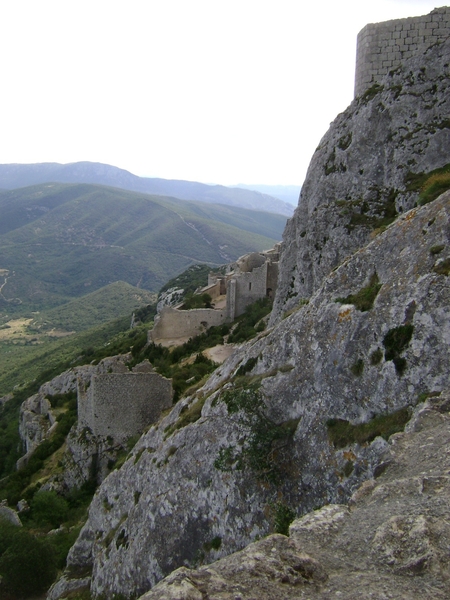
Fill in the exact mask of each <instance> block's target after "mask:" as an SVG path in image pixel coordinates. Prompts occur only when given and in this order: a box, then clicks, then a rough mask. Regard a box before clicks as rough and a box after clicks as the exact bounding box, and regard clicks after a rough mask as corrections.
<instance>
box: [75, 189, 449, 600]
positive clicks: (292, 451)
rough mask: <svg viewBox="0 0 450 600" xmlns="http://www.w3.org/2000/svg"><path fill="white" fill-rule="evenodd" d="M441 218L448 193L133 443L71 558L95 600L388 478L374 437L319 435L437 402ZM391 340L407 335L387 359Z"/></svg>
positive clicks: (440, 383)
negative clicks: (426, 400) (364, 300)
mask: <svg viewBox="0 0 450 600" xmlns="http://www.w3.org/2000/svg"><path fill="white" fill-rule="evenodd" d="M449 219H450V192H448V193H446V194H444V195H442V196H441V197H440V198H439V199H437V200H435V201H434V202H433V203H431V204H429V205H427V206H424V207H422V208H415V209H412V210H411V211H409V212H407V213H405V214H404V215H403V216H402V217H399V218H398V219H397V221H396V222H395V223H394V224H393V225H391V226H390V227H389V228H388V229H387V230H386V231H385V232H384V233H381V234H380V235H378V236H377V237H376V238H375V239H374V240H373V241H372V242H371V243H370V244H369V245H368V246H367V247H366V248H364V249H362V250H360V251H359V252H357V253H356V254H355V255H354V256H353V257H352V258H350V259H348V260H347V261H346V262H344V263H343V264H342V265H341V266H340V267H339V268H338V269H336V270H335V271H334V272H332V273H330V274H329V275H328V277H327V278H326V279H325V281H324V282H323V285H322V286H321V288H319V290H318V291H317V292H316V293H315V294H314V295H313V296H312V297H311V299H310V301H309V303H308V304H306V305H302V306H300V307H299V308H298V310H297V311H296V312H294V313H293V314H291V315H290V316H289V317H287V318H286V319H284V320H283V321H282V322H281V323H280V324H279V325H278V326H277V327H276V328H274V329H273V330H272V331H269V332H267V333H263V334H262V335H261V336H260V338H259V339H257V340H256V341H254V342H252V343H250V344H248V345H245V346H242V347H241V348H240V350H238V351H236V352H235V353H234V354H233V355H232V356H231V357H230V358H229V359H228V360H227V361H226V362H225V363H224V364H223V365H222V366H221V367H220V369H218V370H217V371H216V372H215V373H214V374H213V375H212V376H211V378H210V379H209V381H208V382H207V384H206V386H205V387H204V388H203V389H202V390H201V391H200V392H199V394H198V396H197V397H194V398H188V399H185V400H183V401H181V402H180V403H179V404H178V405H176V407H175V408H174V410H173V411H172V413H171V414H170V415H169V416H167V417H166V418H165V419H163V420H162V422H161V423H160V424H159V425H158V426H156V427H152V428H151V429H150V431H149V432H148V433H146V434H145V435H144V436H143V437H142V438H141V440H140V441H139V442H138V443H137V445H136V446H135V448H134V450H133V453H132V455H131V456H130V458H129V459H128V460H127V461H126V462H125V464H124V465H123V467H122V468H121V469H120V470H119V471H116V472H114V473H112V474H111V475H110V476H109V477H107V479H106V480H105V481H104V483H103V484H102V486H101V488H100V489H99V491H98V493H97V495H96V496H95V497H94V500H93V502H92V505H91V508H90V516H89V519H88V522H87V523H86V525H85V527H84V528H83V530H82V532H81V534H80V537H79V539H78V541H77V542H76V544H75V545H74V547H73V548H72V549H71V551H70V554H69V558H68V563H69V568H70V569H71V570H74V571H84V572H85V571H86V569H92V591H93V592H94V594H95V595H101V594H106V595H111V594H112V593H122V594H125V595H132V594H136V593H139V592H144V591H145V590H146V589H149V588H151V587H152V586H153V585H155V584H156V583H157V582H158V580H159V579H161V578H162V577H163V576H165V575H167V574H168V573H170V572H171V571H173V570H174V569H175V568H177V567H179V566H182V565H183V564H188V565H189V564H191V565H192V564H195V562H198V561H202V560H212V559H216V558H220V557H221V556H224V555H226V554H230V553H231V552H234V551H236V550H239V549H240V548H243V547H244V546H245V545H246V544H248V543H249V542H251V541H252V540H254V539H255V538H256V537H257V536H262V535H265V534H267V533H269V532H270V531H271V530H272V531H273V529H274V525H275V522H276V516H277V511H278V510H279V509H281V510H283V509H286V510H287V509H289V510H292V511H294V512H295V513H296V514H297V515H300V514H302V513H304V512H307V511H308V510H312V509H313V508H314V507H316V506H321V505H324V504H328V503H330V502H331V503H342V502H345V501H346V500H348V498H349V497H350V496H351V494H352V493H353V491H354V490H355V489H356V488H357V487H358V486H359V485H360V484H361V483H362V482H363V481H364V480H365V479H370V478H373V476H374V474H375V473H377V472H378V471H379V470H380V469H382V468H383V467H382V465H386V464H388V463H389V461H390V460H391V459H390V447H389V445H388V444H387V442H386V441H385V440H383V439H382V438H380V437H377V438H375V439H374V440H373V441H372V442H370V440H369V441H368V442H358V441H355V440H352V439H351V437H350V438H349V439H347V440H344V441H343V442H341V443H336V444H335V443H333V437H332V432H331V430H330V425H331V424H332V423H333V422H334V421H337V422H348V423H350V424H353V425H357V424H358V423H362V422H366V421H369V420H370V418H371V417H372V416H374V415H380V414H381V415H389V414H393V413H395V412H396V411H398V410H399V409H402V408H404V407H408V406H409V407H412V406H413V405H414V404H416V403H417V402H418V401H419V400H420V399H421V398H422V397H424V396H426V395H427V394H429V393H431V392H439V391H441V390H443V389H445V388H447V387H448V384H449V381H448V373H449V372H450V356H449V354H448V351H447V350H448V342H449V341H450V319H449V314H448V303H449V300H450V290H449V287H448V276H447V275H445V274H442V269H441V267H442V265H448V262H449V259H450V245H449V243H450V239H449V238H450V227H449ZM436 247H440V248H441V250H440V252H439V253H437V254H435V253H433V252H435V249H436ZM374 273H376V274H377V277H378V279H379V284H378V285H381V287H380V288H379V289H378V293H377V295H376V297H375V298H374V302H373V307H372V308H371V309H369V310H365V311H362V310H360V309H358V308H357V307H356V306H355V305H354V304H351V303H350V300H351V299H352V298H351V297H352V295H353V296H355V295H356V294H357V292H358V291H360V290H361V289H364V288H366V287H367V285H368V283H369V282H370V281H371V280H372V278H373V274H374ZM338 298H341V302H337V301H336V300H337V299H338ZM399 332H403V333H405V332H406V333H407V332H410V333H411V336H410V338H408V335H406V338H404V339H403V342H400V341H398V345H397V347H396V349H393V348H392V347H391V344H390V341H389V340H390V339H391V338H392V337H395V334H396V333H397V334H398V333H399ZM394 359H395V361H394ZM255 385H259V389H258V390H257V391H254V386H255ZM252 386H253V388H252ZM252 390H253V391H252ZM247 400H248V401H247ZM202 407H203V408H202ZM330 419H333V420H334V421H330ZM339 420H340V421H339ZM380 465H381V466H380ZM218 539H220V546H219V547H217V545H215V544H213V541H214V540H218Z"/></svg>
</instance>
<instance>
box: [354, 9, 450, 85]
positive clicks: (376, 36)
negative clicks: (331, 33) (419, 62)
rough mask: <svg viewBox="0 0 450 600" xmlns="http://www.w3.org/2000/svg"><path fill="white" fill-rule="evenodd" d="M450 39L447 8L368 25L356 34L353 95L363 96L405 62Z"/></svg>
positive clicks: (449, 22)
mask: <svg viewBox="0 0 450 600" xmlns="http://www.w3.org/2000/svg"><path fill="white" fill-rule="evenodd" d="M448 37H450V7H448V6H443V7H441V8H436V9H435V10H433V11H432V12H431V13H430V14H428V15H424V16H421V17H411V18H408V19H395V20H393V21H385V22H383V23H370V24H369V25H366V26H365V27H364V28H363V29H362V30H361V31H360V32H359V34H358V42H357V52H356V73H355V96H359V95H361V94H362V93H364V91H365V90H367V89H368V88H369V87H371V86H372V85H373V84H374V83H378V82H380V81H381V79H382V78H383V76H384V75H386V74H387V73H389V72H390V71H392V70H393V69H395V68H396V67H398V66H399V65H400V64H401V63H402V62H403V61H404V60H405V59H408V58H410V57H411V56H413V55H414V54H418V53H419V52H422V53H423V52H425V51H426V50H427V49H428V48H430V47H431V46H433V45H434V44H437V43H441V42H443V41H444V40H445V39H447V38H448Z"/></svg>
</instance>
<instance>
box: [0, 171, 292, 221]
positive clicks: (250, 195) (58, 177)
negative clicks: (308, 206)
mask: <svg viewBox="0 0 450 600" xmlns="http://www.w3.org/2000/svg"><path fill="white" fill-rule="evenodd" d="M47 182H60V183H90V184H100V185H106V186H112V187H118V188H122V189H125V190H131V191H136V192H144V193H147V194H159V195H162V196H174V197H176V198H180V199H182V200H194V201H199V202H207V203H214V204H216V203H217V204H226V205H229V206H237V207H241V208H249V209H253V210H264V211H267V212H272V213H277V214H282V215H285V216H288V217H290V216H291V215H292V212H293V208H292V205H291V204H289V203H288V202H284V201H283V200H279V199H278V198H274V197H272V196H270V195H268V194H267V193H265V194H263V193H260V192H258V191H255V190H244V189H241V188H239V187H236V188H229V187H225V186H223V185H207V184H204V183H197V182H194V181H182V180H169V179H158V178H150V177H138V176H136V175H133V174H132V173H130V172H129V171H125V170H124V169H119V168H117V167H113V166H111V165H105V164H101V163H91V162H77V163H70V164H66V165H63V164H59V163H37V164H31V165H22V164H3V165H0V188H5V189H13V188H21V187H25V186H30V185H35V184H39V183H47Z"/></svg>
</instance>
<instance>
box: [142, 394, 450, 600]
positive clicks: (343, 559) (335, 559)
mask: <svg viewBox="0 0 450 600" xmlns="http://www.w3.org/2000/svg"><path fill="white" fill-rule="evenodd" d="M445 398H446V399H447V403H448V398H449V396H448V395H445V396H444V394H442V395H441V397H440V398H439V400H440V402H441V407H439V406H437V407H433V406H432V405H430V404H428V405H426V406H424V407H423V406H422V407H421V408H420V410H418V411H417V412H416V414H415V415H414V417H413V419H412V421H411V425H410V427H409V431H408V432H407V433H401V434H396V435H395V436H393V437H392V438H391V443H390V445H391V454H392V464H391V466H390V467H389V468H388V469H387V470H386V471H385V473H384V474H383V475H382V476H381V477H380V478H379V479H377V480H368V481H367V482H366V483H365V484H364V485H363V486H362V487H361V488H360V489H359V490H357V491H356V493H355V494H354V496H353V497H352V499H351V501H350V504H349V506H347V505H342V504H337V505H336V504H334V505H327V506H324V507H323V508H321V509H320V510H317V511H315V512H313V513H309V514H307V515H305V516H304V517H302V518H301V519H297V520H295V521H294V522H293V523H292V524H291V526H290V528H289V537H285V536H282V535H270V536H268V537H267V538H265V539H264V540H261V541H259V542H255V543H253V544H250V545H249V546H247V547H246V548H245V549H244V550H242V551H240V552H237V553H235V554H232V555H230V556H228V557H226V558H222V559H220V560H218V561H217V562H215V563H212V564H211V565H208V566H204V567H200V568H198V569H187V568H186V567H181V568H180V569H177V570H176V571H174V572H173V573H172V574H171V575H169V576H168V577H166V578H165V579H164V580H163V581H161V582H160V583H158V584H157V585H156V586H155V587H154V588H153V589H152V590H151V591H150V592H148V593H146V594H144V595H143V596H142V597H141V600H163V599H164V600H171V599H173V600H175V599H176V600H190V599H192V600H197V599H198V600H209V599H211V600H213V599H214V600H220V599H222V598H223V599H224V600H225V599H229V598H233V599H234V598H258V599H259V600H287V599H291V598H292V599H294V598H305V599H306V598H309V599H310V600H313V599H315V598H317V599H318V600H319V599H323V600H325V599H329V598H336V597H342V598H346V599H347V600H353V599H354V600H359V599H360V598H369V597H370V598H377V599H380V600H381V599H385V598H399V599H401V598H403V599H405V600H406V599H408V600H409V599H410V598H420V597H423V598H436V599H438V598H442V599H444V598H448V597H449V595H450V583H449V575H450V565H449V561H448V547H449V544H450V525H449V522H448V515H449V514H450V476H449V475H448V473H449V470H450V455H449V453H448V445H449V443H450V415H449V414H448V412H447V411H448V408H449V407H448V406H446V407H444V413H441V412H440V410H442V404H443V400H444V399H445Z"/></svg>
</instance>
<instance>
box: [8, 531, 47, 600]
mask: <svg viewBox="0 0 450 600" xmlns="http://www.w3.org/2000/svg"><path fill="white" fill-rule="evenodd" d="M55 577H56V559H55V553H54V551H53V549H52V547H51V546H50V544H49V543H48V542H47V541H46V540H43V539H38V538H36V537H34V536H33V535H31V534H30V533H28V532H27V531H25V530H24V529H23V528H21V527H20V528H19V527H15V526H13V525H10V524H8V523H4V522H3V521H1V520H0V592H1V594H0V596H1V597H5V596H7V595H10V597H11V598H17V599H19V598H24V597H29V596H33V597H34V596H36V595H37V594H41V593H42V592H45V590H47V588H48V587H49V586H50V584H51V583H52V582H53V580H54V578H55Z"/></svg>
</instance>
